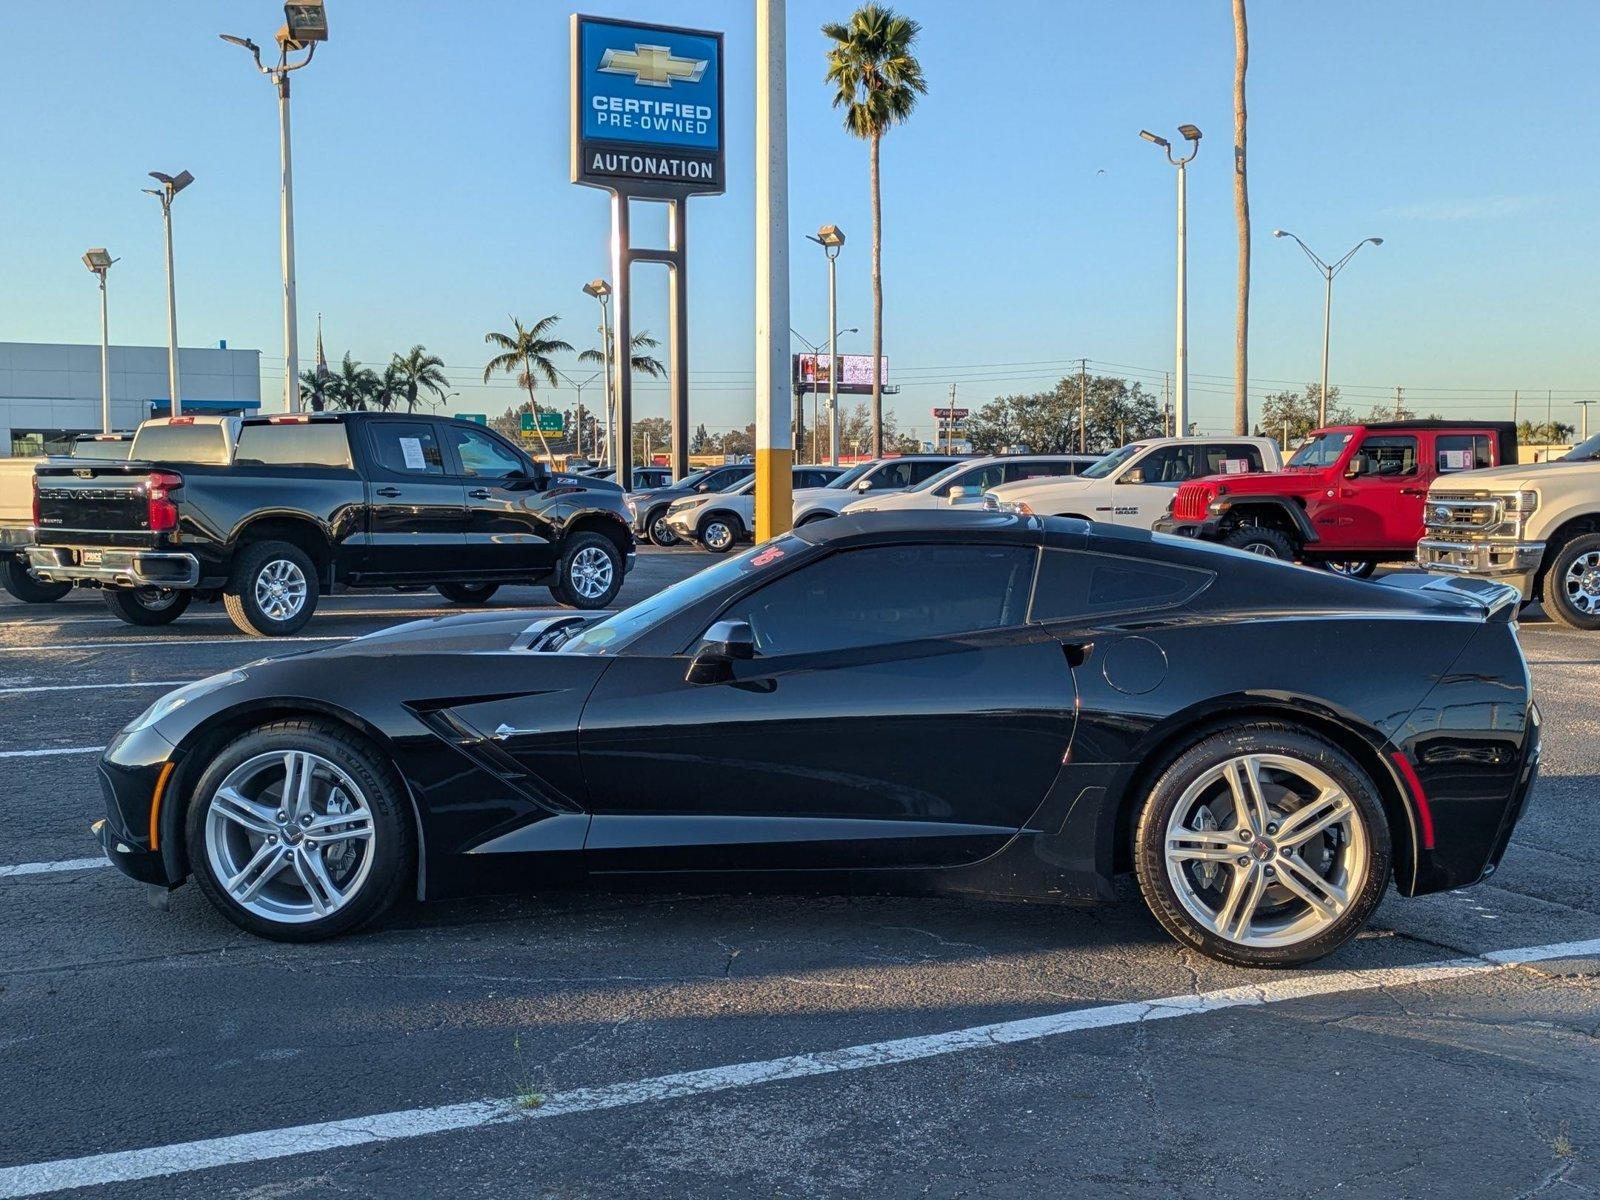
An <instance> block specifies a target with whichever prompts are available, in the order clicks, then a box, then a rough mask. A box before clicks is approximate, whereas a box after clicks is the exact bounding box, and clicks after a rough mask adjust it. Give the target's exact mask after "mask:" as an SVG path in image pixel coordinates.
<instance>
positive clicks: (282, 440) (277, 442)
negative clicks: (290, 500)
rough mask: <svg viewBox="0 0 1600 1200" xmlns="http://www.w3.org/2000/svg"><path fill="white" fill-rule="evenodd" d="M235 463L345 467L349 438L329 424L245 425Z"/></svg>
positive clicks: (260, 465) (346, 464) (347, 461)
mask: <svg viewBox="0 0 1600 1200" xmlns="http://www.w3.org/2000/svg"><path fill="white" fill-rule="evenodd" d="M235 460H236V461H237V462H238V463H239V464H240V465H242V466H249V467H348V466H349V465H350V439H349V438H348V437H346V436H345V431H344V425H342V424H337V423H334V422H332V421H312V422H309V423H300V422H295V423H287V422H286V423H284V424H281V425H278V424H272V425H246V426H245V427H244V429H243V430H241V431H240V433H239V451H238V453H237V454H236V455H235Z"/></svg>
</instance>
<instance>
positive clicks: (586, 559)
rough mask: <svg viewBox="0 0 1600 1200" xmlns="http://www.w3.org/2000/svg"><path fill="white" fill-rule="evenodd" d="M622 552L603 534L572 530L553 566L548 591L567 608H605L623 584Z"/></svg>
mask: <svg viewBox="0 0 1600 1200" xmlns="http://www.w3.org/2000/svg"><path fill="white" fill-rule="evenodd" d="M624 569H625V568H624V567H623V562H622V552H621V551H620V550H618V549H617V546H616V543H615V542H613V541H612V540H611V539H610V538H608V537H606V536H605V535H604V534H599V533H575V534H573V535H572V536H571V537H570V538H568V539H567V548H566V550H565V551H564V552H563V553H562V555H561V561H560V563H558V564H557V566H556V579H555V582H554V583H552V584H551V585H550V594H551V595H552V596H554V597H555V598H556V600H557V601H558V602H560V603H562V604H565V605H566V606H567V607H568V608H604V607H605V606H606V605H608V604H610V603H611V601H612V600H614V599H615V598H616V595H617V592H618V591H620V590H621V588H622V574H623V571H624Z"/></svg>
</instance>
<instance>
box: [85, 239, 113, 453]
mask: <svg viewBox="0 0 1600 1200" xmlns="http://www.w3.org/2000/svg"><path fill="white" fill-rule="evenodd" d="M116 261H117V260H116V259H114V258H112V257H111V255H110V254H108V253H107V252H106V248H105V247H104V246H96V247H95V248H94V249H92V250H88V251H86V252H85V253H84V256H83V265H84V266H86V267H88V268H89V270H90V271H91V272H93V273H94V275H95V276H96V277H97V278H98V279H99V280H100V432H101V433H110V432H111V333H110V325H109V323H108V321H107V309H106V273H107V272H108V271H110V270H111V264H112V263H114V262H116Z"/></svg>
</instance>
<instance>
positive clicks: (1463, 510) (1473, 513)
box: [1422, 493, 1504, 535]
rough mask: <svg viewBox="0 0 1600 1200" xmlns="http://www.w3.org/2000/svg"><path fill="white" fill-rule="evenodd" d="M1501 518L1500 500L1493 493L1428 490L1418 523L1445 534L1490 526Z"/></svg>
mask: <svg viewBox="0 0 1600 1200" xmlns="http://www.w3.org/2000/svg"><path fill="white" fill-rule="evenodd" d="M1502 520H1504V513H1503V512H1502V511H1501V507H1500V501H1499V500H1498V499H1496V498H1495V497H1493V496H1461V495H1456V496H1452V495H1448V494H1446V495H1439V494H1438V493H1430V494H1429V495H1428V501H1427V504H1426V505H1424V506H1423V510H1422V522H1423V524H1424V525H1426V526H1427V527H1428V531H1429V532H1430V533H1437V534H1441V535H1444V534H1448V533H1449V532H1450V531H1451V530H1461V531H1467V532H1473V531H1481V530H1485V529H1490V528H1493V527H1494V526H1496V525H1499V524H1500V523H1501V521H1502Z"/></svg>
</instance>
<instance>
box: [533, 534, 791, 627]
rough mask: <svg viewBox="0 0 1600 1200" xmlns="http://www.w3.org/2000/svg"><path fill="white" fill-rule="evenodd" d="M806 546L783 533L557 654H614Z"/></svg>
mask: <svg viewBox="0 0 1600 1200" xmlns="http://www.w3.org/2000/svg"><path fill="white" fill-rule="evenodd" d="M805 546H806V543H805V542H803V541H801V540H800V539H799V538H797V537H795V536H794V535H793V534H792V533H786V534H784V535H783V536H782V537H780V538H776V539H774V540H773V541H770V542H763V543H761V544H760V545H758V546H751V547H749V548H747V549H746V550H745V551H744V552H743V553H740V554H736V555H734V556H733V557H732V558H728V559H724V560H723V561H722V562H720V563H718V564H717V565H716V566H714V567H707V568H706V569H705V570H704V571H701V572H700V573H699V574H697V575H691V576H689V578H687V579H681V580H679V581H678V582H677V583H675V584H673V585H672V586H671V587H669V588H667V589H665V590H664V591H660V592H657V593H656V594H655V595H654V596H651V597H650V598H649V599H647V600H641V601H639V603H637V604H635V605H634V606H633V607H632V608H625V609H623V610H622V611H621V612H619V613H613V614H612V615H611V616H609V617H607V618H606V619H605V620H604V621H600V622H598V623H596V624H594V625H590V626H589V627H588V628H586V629H584V630H582V631H580V632H579V633H577V634H574V635H573V636H572V637H571V638H569V639H568V640H567V641H565V642H563V643H561V645H560V647H559V648H558V649H557V651H556V653H558V654H615V653H616V652H617V651H618V650H620V649H621V648H622V647H623V646H625V645H627V644H628V643H629V642H631V641H632V640H633V639H634V638H636V637H638V636H639V635H640V634H641V633H643V632H644V631H645V630H647V629H649V628H651V627H653V626H655V625H659V624H660V623H661V622H662V621H665V620H667V619H669V618H670V617H673V616H675V615H676V614H678V613H680V612H682V611H683V610H684V609H686V608H688V607H690V606H691V605H694V604H698V603H699V602H700V601H702V600H704V599H705V598H706V597H707V596H709V595H711V594H712V593H713V592H715V591H717V590H718V589H719V588H721V587H723V586H725V585H726V584H729V583H732V582H733V581H734V580H735V579H738V578H739V577H740V576H742V575H748V574H750V572H752V571H759V570H760V569H761V568H762V567H765V566H766V565H768V564H769V563H773V562H776V561H777V560H778V559H780V558H782V557H783V556H784V555H785V554H793V553H796V552H797V551H799V550H803V549H804V548H805Z"/></svg>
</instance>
